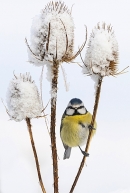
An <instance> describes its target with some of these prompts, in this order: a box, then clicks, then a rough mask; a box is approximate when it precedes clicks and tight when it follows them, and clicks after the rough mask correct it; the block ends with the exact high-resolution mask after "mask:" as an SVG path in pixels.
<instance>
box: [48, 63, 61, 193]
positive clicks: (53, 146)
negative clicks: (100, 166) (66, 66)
mask: <svg viewBox="0 0 130 193" xmlns="http://www.w3.org/2000/svg"><path fill="white" fill-rule="evenodd" d="M58 69H59V63H58V62H57V61H55V60H54V62H53V67H52V73H53V78H52V93H53V92H54V93H55V96H52V98H51V127H50V132H51V149H52V159H53V178H54V193H58V159H57V148H56V135H55V125H56V100H57V96H56V95H57V83H58ZM54 93H53V94H54Z"/></svg>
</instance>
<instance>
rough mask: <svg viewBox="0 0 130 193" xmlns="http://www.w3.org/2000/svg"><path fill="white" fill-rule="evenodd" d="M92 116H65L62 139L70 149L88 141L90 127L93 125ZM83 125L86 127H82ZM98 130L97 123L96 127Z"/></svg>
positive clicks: (88, 114) (87, 114)
mask: <svg viewBox="0 0 130 193" xmlns="http://www.w3.org/2000/svg"><path fill="white" fill-rule="evenodd" d="M91 119H92V115H91V114H90V113H89V112H88V113H86V114H85V115H75V116H65V118H63V120H62V123H61V125H62V128H61V139H62V141H63V143H64V144H66V145H68V146H69V147H74V146H78V145H81V144H82V143H84V141H85V142H86V141H87V137H88V134H89V130H88V127H87V126H88V125H89V124H90V123H91ZM80 123H82V124H83V125H84V126H85V127H82V126H81V124H80ZM94 127H95V128H96V123H95V125H94Z"/></svg>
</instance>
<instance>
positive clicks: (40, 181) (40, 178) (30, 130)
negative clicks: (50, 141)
mask: <svg viewBox="0 0 130 193" xmlns="http://www.w3.org/2000/svg"><path fill="white" fill-rule="evenodd" d="M26 123H27V127H28V132H29V136H30V140H31V145H32V149H33V154H34V158H35V163H36V168H37V174H38V179H39V183H40V186H41V189H42V192H43V193H46V190H45V188H44V185H43V181H42V177H41V172H40V166H39V161H38V156H37V152H36V148H35V143H34V139H33V134H32V129H31V127H32V126H31V122H30V119H29V118H26Z"/></svg>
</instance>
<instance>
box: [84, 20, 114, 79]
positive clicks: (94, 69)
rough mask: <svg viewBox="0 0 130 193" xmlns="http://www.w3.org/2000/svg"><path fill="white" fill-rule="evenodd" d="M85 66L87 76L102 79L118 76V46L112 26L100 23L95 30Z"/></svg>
mask: <svg viewBox="0 0 130 193" xmlns="http://www.w3.org/2000/svg"><path fill="white" fill-rule="evenodd" d="M84 64H85V65H84V67H83V73H85V74H89V75H93V74H96V75H100V76H101V77H104V76H109V75H112V76H114V75H116V74H117V64H118V44H117V41H116V38H115V34H114V31H113V29H112V26H111V25H106V24H105V23H102V24H100V23H98V24H97V26H96V27H95V28H94V29H93V31H92V33H91V36H90V39H89V43H88V48H87V52H86V55H85V60H84Z"/></svg>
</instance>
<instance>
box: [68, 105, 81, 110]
mask: <svg viewBox="0 0 130 193" xmlns="http://www.w3.org/2000/svg"><path fill="white" fill-rule="evenodd" d="M82 108H84V106H80V107H78V108H74V107H72V106H69V107H68V108H67V109H73V110H78V109H82Z"/></svg>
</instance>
